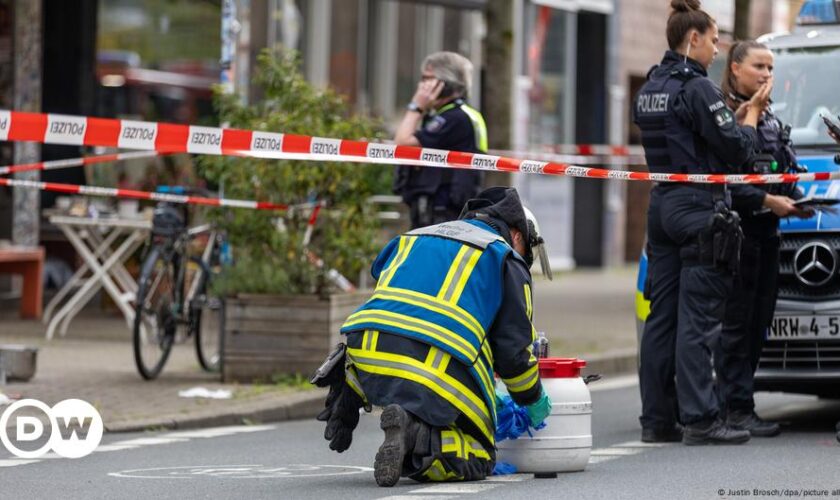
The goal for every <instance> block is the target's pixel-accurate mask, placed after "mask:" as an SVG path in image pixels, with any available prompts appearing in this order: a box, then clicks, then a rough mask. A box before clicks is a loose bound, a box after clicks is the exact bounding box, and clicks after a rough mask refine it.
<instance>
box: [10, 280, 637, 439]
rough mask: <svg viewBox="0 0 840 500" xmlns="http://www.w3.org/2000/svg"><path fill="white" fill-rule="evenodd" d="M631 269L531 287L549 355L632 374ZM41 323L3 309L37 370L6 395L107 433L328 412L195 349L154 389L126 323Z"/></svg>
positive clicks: (315, 392) (97, 317) (292, 390)
mask: <svg viewBox="0 0 840 500" xmlns="http://www.w3.org/2000/svg"><path fill="white" fill-rule="evenodd" d="M634 282H635V270H634V269H630V268H627V269H619V270H612V271H605V272H601V271H578V272H572V273H564V274H562V275H560V276H556V277H555V281H554V282H548V281H545V280H543V279H542V278H540V277H537V278H536V279H535V285H534V289H535V290H534V297H535V298H534V311H535V324H536V326H537V329H538V330H544V331H545V332H546V335H547V336H548V338H549V340H550V342H551V355H552V356H560V357H573V356H574V357H581V358H583V359H587V360H588V361H590V362H591V363H590V369H589V370H587V372H589V373H596V372H597V373H602V374H605V375H610V374H616V373H622V372H627V371H632V370H634V369H635V344H636V340H635V339H636V334H635V325H634V320H633V314H634V313H633V311H634V306H633V296H634V293H633V290H634ZM44 332H45V327H44V325H42V324H41V323H40V322H36V321H25V320H19V319H17V317H16V308H15V307H8V306H4V307H2V308H0V343H2V344H15V343H22V344H27V345H33V346H37V347H38V348H39V352H38V369H37V372H36V375H35V377H34V378H33V379H32V380H31V381H29V382H26V383H20V382H14V383H9V384H7V385H6V386H0V393H4V394H6V395H8V396H10V397H21V398H34V399H38V400H41V401H44V402H45V403H47V404H49V405H53V404H55V403H57V402H58V401H61V400H63V399H68V398H79V399H84V400H86V401H88V402H90V403H92V404H93V405H94V406H96V407H97V408H98V409H99V411H100V413H101V414H102V417H103V419H104V421H105V428H106V429H107V430H108V431H110V432H121V431H142V430H151V429H162V428H169V429H174V428H177V429H184V428H196V427H210V426H220V425H234V424H241V423H243V422H245V423H251V422H252V423H260V422H271V421H280V420H288V419H295V418H309V417H312V416H314V415H315V414H317V413H318V412H319V411H320V410H321V408H322V407H323V399H324V395H325V392H324V391H323V390H319V389H309V386H308V385H303V386H288V385H287V386H283V385H273V384H270V385H238V384H222V383H220V382H218V375H214V374H209V373H205V372H203V371H202V370H201V369H200V367H199V366H198V362H197V361H196V358H195V349H194V346H193V344H192V343H188V344H179V345H176V346H175V348H174V349H173V351H172V355H171V357H170V358H169V361H168V362H167V364H166V367H165V368H164V370H163V373H162V374H161V375H160V377H159V378H158V379H157V380H154V381H151V382H146V381H143V380H142V379H141V378H140V376H139V375H138V374H137V372H136V369H135V367H134V359H133V355H132V349H131V335H130V332H129V330H128V328H127V327H126V325H125V322H124V321H123V320H122V317H121V316H118V315H116V314H115V313H103V312H102V311H98V310H97V309H96V308H91V309H89V310H87V311H85V312H84V313H83V314H82V315H81V316H80V317H78V318H77V319H76V320H75V321H74V322H73V323H72V324H71V326H70V330H69V332H68V333H67V337H65V338H55V339H54V340H53V341H51V342H47V341H46V340H45V339H44ZM193 387H205V388H208V389H211V390H215V389H229V390H231V391H232V394H233V397H232V398H231V399H223V400H216V399H200V398H182V397H179V396H178V391H181V390H185V389H190V388H193Z"/></svg>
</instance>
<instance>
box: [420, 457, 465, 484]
mask: <svg viewBox="0 0 840 500" xmlns="http://www.w3.org/2000/svg"><path fill="white" fill-rule="evenodd" d="M423 475H424V476H426V477H427V478H428V479H429V480H430V481H436V482H442V481H448V480H450V479H456V480H457V479H462V476H459V475H458V474H456V473H455V472H453V471H447V470H446V469H445V468H444V466H443V463H442V462H441V461H440V459H437V458H436V459H434V461H433V462H432V464H431V465H429V468H428V469H426V470H425V471H424V472H423Z"/></svg>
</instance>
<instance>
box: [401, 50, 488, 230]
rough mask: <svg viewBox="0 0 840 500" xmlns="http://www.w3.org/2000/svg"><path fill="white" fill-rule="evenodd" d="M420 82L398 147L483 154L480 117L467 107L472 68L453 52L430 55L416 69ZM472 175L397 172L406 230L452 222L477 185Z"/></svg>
mask: <svg viewBox="0 0 840 500" xmlns="http://www.w3.org/2000/svg"><path fill="white" fill-rule="evenodd" d="M421 69H422V75H423V76H422V79H421V80H420V82H419V83H418V85H417V91H416V92H415V94H414V97H413V98H412V100H411V103H410V104H409V105H408V109H407V110H406V113H405V116H404V117H403V119H402V122H400V125H399V127H398V128H397V133H396V137H395V138H394V141H395V142H396V143H397V144H398V145H401V146H422V147H424V148H432V149H443V150H450V151H463V152H467V153H486V152H487V127H486V125H485V123H484V118H483V117H482V116H481V113H479V112H478V111H476V110H475V109H473V108H472V107H470V106H469V105H467V103H466V99H467V92H468V90H469V88H470V85H471V80H472V63H471V62H470V61H469V60H468V59H467V58H465V57H463V56H461V55H460V54H456V53H454V52H436V53H434V54H431V55H429V56H428V57H426V59H425V60H424V61H423V64H422V65H421ZM481 180H482V173H481V171H477V170H469V169H452V168H429V167H413V166H401V167H397V171H396V177H395V179H394V192H395V193H397V194H399V195H402V197H403V201H404V202H405V203H406V204H407V205H408V207H409V213H410V217H411V227H412V229H415V228H418V227H424V226H429V225H432V224H438V223H440V222H445V221H448V220H454V219H457V218H458V215H459V214H460V211H461V207H463V206H464V203H465V202H466V201H467V200H468V199H470V198H473V197H474V196H475V195H476V194H477V193H478V189H479V186H480V185H481Z"/></svg>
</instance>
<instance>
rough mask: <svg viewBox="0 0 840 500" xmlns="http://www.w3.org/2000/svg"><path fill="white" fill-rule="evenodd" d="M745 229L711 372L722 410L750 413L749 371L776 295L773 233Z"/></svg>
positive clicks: (775, 239)
mask: <svg viewBox="0 0 840 500" xmlns="http://www.w3.org/2000/svg"><path fill="white" fill-rule="evenodd" d="M746 224H748V222H747V223H746ZM745 229H747V228H746V226H745ZM745 233H746V237H745V239H744V243H743V246H742V247H741V272H740V274H739V276H738V277H737V278H736V280H735V288H734V293H733V294H732V297H731V298H730V299H729V301H728V302H727V304H726V317H725V319H724V322H723V329H722V331H721V335H720V341H719V342H718V346H717V350H716V351H715V371H716V373H717V376H718V387H719V391H720V398H721V405H722V409H724V411H727V410H736V411H747V412H750V411H752V410H753V409H754V408H755V401H754V400H753V381H754V376H755V370H756V368H758V360H759V358H760V357H761V349H762V348H763V347H764V340H765V336H766V334H767V329H768V328H769V327H770V323H771V322H772V321H773V313H774V311H775V310H776V296H777V295H778V279H779V243H780V240H779V236H778V232H777V231H773V232H772V233H770V234H758V235H756V234H752V235H751V234H750V232H749V231H746V230H745Z"/></svg>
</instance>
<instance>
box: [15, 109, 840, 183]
mask: <svg viewBox="0 0 840 500" xmlns="http://www.w3.org/2000/svg"><path fill="white" fill-rule="evenodd" d="M0 140H9V141H34V142H40V143H45V144H74V145H88V146H106V147H119V148H128V149H140V150H146V151H158V152H162V153H193V154H212V155H232V156H251V157H259V158H270V159H271V158H275V159H303V160H317V161H345V162H358V163H385V164H401V165H417V166H423V167H443V168H465V169H476V170H491V171H500V172H520V173H528V174H545V175H562V176H570V177H584V178H592V179H624V180H635V181H654V182H693V183H705V184H709V183H711V184H723V183H730V184H777V183H790V182H797V181H823V180H832V179H838V178H840V172H818V173H807V174H776V175H757V174H739V175H722V174H707V175H694V174H654V173H646V172H628V171H621V170H609V169H603V168H590V167H582V166H578V165H569V164H563V163H553V162H544V161H536V160H522V159H516V158H510V157H505V156H495V155H487V154H477V153H464V152H460V151H445V150H440V149H430V148H421V147H411V146H395V145H387V144H378V143H371V142H365V141H354V140H347V139H331V138H323V137H311V136H304V135H295V134H281V133H274V132H261V131H250V130H239V129H222V128H217V127H200V126H194V125H174V124H169V123H154V122H139V121H131V120H115V119H108V118H92V117H83V116H69V115H56V114H42V113H24V112H19V111H0ZM686 167H688V165H686Z"/></svg>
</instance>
